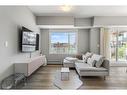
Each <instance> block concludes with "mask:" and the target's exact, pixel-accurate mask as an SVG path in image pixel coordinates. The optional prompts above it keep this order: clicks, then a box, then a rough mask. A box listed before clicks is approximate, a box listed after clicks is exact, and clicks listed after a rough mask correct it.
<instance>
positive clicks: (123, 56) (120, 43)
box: [110, 30, 127, 62]
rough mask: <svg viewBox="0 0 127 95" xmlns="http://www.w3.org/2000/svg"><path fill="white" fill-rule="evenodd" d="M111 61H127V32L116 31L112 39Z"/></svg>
mask: <svg viewBox="0 0 127 95" xmlns="http://www.w3.org/2000/svg"><path fill="white" fill-rule="evenodd" d="M110 47H111V53H110V55H111V60H112V61H116V62H118V61H119V62H124V61H127V31H122V30H114V31H112V33H111V38H110Z"/></svg>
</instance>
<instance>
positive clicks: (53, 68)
mask: <svg viewBox="0 0 127 95" xmlns="http://www.w3.org/2000/svg"><path fill="white" fill-rule="evenodd" d="M126 9H127V7H125V6H70V5H62V6H60V5H59V6H58V5H56V6H0V26H1V27H0V30H1V32H0V43H1V45H0V50H1V51H0V52H1V53H0V56H1V58H0V64H1V68H0V82H1V89H41V90H44V89H72V90H75V89H82V90H84V89H126V88H127V85H126V83H127V80H126V78H127V72H126V70H127V67H126V66H127V64H126V62H127V59H126V57H127V28H126V24H127V20H126V19H127V12H126ZM103 10H105V12H104V11H103ZM121 10H122V12H121ZM29 35H30V36H29ZM34 37H35V39H34ZM28 40H29V42H27V41H28ZM102 60H103V62H101V61H102ZM98 62H99V63H98ZM88 63H89V64H90V66H88V65H89V64H88ZM84 64H85V65H84ZM16 74H18V77H20V78H21V79H23V82H20V80H17V81H18V82H16V84H13V82H14V81H16V80H15V79H14V80H10V79H9V78H10V77H11V78H12V77H14V76H15V75H16ZM12 79H13V78H12ZM18 79H19V78H18ZM8 80H9V82H8Z"/></svg>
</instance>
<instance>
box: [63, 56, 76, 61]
mask: <svg viewBox="0 0 127 95" xmlns="http://www.w3.org/2000/svg"><path fill="white" fill-rule="evenodd" d="M65 59H66V60H68V61H72V62H75V61H77V60H78V59H77V58H74V57H66V58H65Z"/></svg>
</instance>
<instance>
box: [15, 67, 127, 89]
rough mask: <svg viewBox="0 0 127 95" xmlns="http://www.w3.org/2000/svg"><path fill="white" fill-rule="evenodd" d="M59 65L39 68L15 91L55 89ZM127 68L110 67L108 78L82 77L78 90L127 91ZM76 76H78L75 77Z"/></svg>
mask: <svg viewBox="0 0 127 95" xmlns="http://www.w3.org/2000/svg"><path fill="white" fill-rule="evenodd" d="M61 67H62V66H61V65H47V66H45V67H40V68H39V69H38V70H37V71H36V72H35V73H33V74H32V75H31V76H30V77H29V78H28V82H27V84H26V85H25V86H23V85H20V86H19V87H18V88H17V89H42V90H48V89H50V90H51V89H52V90H53V89H55V90H58V89H59V88H57V87H56V86H55V85H54V84H53V79H54V76H55V73H56V71H57V70H60V68H61ZM126 70H127V67H110V76H108V77H106V80H104V79H103V77H82V79H81V80H82V81H83V85H82V86H81V87H80V88H79V90H85V89H127V72H126ZM70 71H71V73H70V74H72V73H73V74H75V75H77V73H76V71H75V69H71V70H70ZM77 76H78V75H77Z"/></svg>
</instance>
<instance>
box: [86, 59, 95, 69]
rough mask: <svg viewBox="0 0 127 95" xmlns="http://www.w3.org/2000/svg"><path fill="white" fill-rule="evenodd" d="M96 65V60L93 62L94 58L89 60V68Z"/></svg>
mask: <svg viewBox="0 0 127 95" xmlns="http://www.w3.org/2000/svg"><path fill="white" fill-rule="evenodd" d="M95 63H96V60H93V59H92V58H88V59H87V64H88V65H89V66H91V67H94V65H95Z"/></svg>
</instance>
